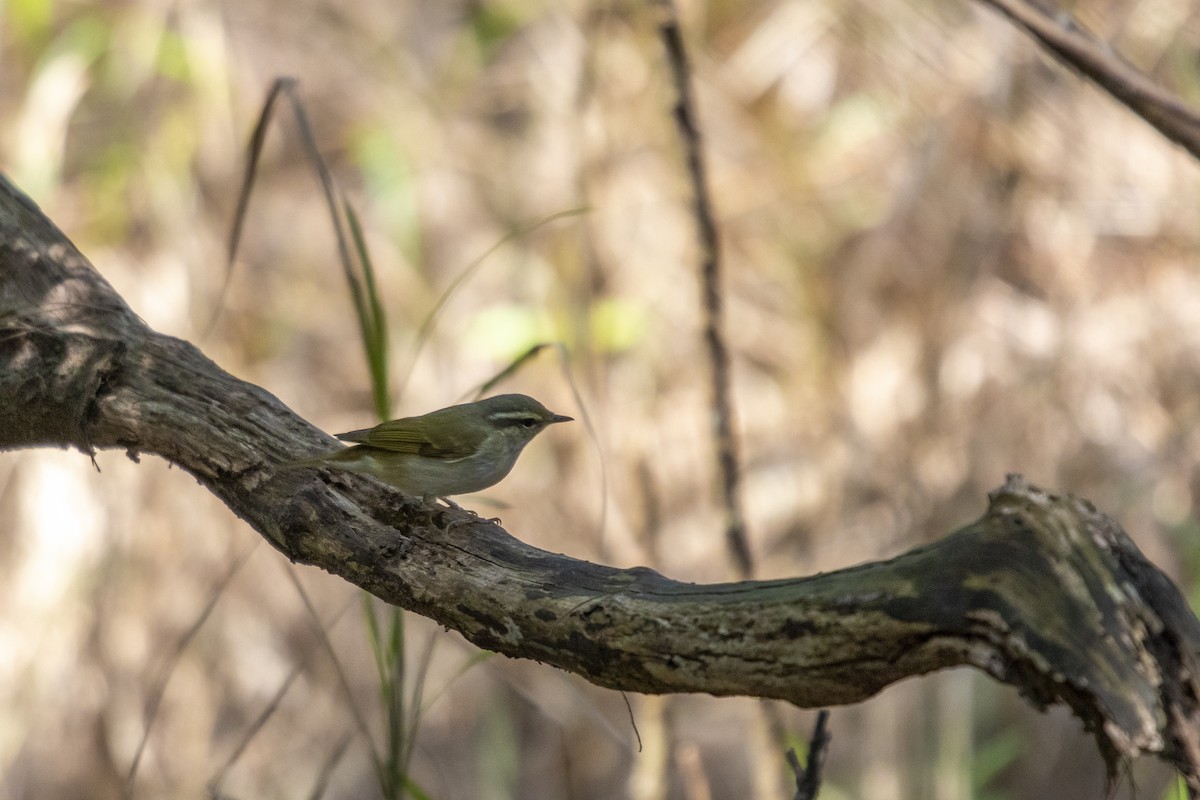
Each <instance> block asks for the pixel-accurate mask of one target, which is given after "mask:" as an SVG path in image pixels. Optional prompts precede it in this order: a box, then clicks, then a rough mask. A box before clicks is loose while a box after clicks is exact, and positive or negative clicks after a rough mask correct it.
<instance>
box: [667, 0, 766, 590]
mask: <svg viewBox="0 0 1200 800" xmlns="http://www.w3.org/2000/svg"><path fill="white" fill-rule="evenodd" d="M657 5H658V6H659V8H660V13H661V15H662V19H661V22H660V23H659V33H660V34H661V35H662V39H663V44H664V46H665V47H666V52H667V61H668V62H669V63H670V65H671V75H672V78H673V79H674V83H675V92H676V97H677V100H676V104H675V124H676V126H677V127H678V129H679V137H680V139H681V140H682V142H683V149H684V154H685V158H686V160H687V171H688V176H689V177H690V179H691V182H692V211H693V213H694V214H695V217H696V227H697V232H698V235H699V238H700V252H701V258H702V260H703V263H702V265H701V271H700V277H701V285H702V290H701V291H702V292H703V303H704V342H705V344H706V345H707V346H708V358H709V361H710V363H711V370H712V399H713V415H712V416H713V435H714V438H715V440H716V442H715V443H716V450H717V468H718V470H719V472H720V476H721V491H722V500H723V501H724V505H725V540H726V544H727V545H728V546H729V552H730V555H732V556H733V560H734V562H735V563H736V565H737V568H738V571H739V572H740V573H741V575H742V577H744V578H748V577H750V576H751V575H752V574H753V572H754V560H753V557H752V556H751V554H750V544H749V542H748V541H747V539H746V521H745V516H744V515H743V514H742V501H741V491H740V483H741V476H740V471H739V467H738V454H737V441H736V439H735V438H734V435H733V399H732V392H731V389H730V367H729V349H728V348H727V347H726V345H725V339H724V335H723V333H722V325H721V319H722V306H721V248H720V242H719V240H718V237H717V223H716V219H715V217H714V215H713V210H712V201H711V200H710V198H709V191H708V180H707V177H706V171H705V166H704V152H703V148H702V147H701V143H700V129H699V127H698V125H697V122H696V111H695V108H694V105H693V103H692V90H691V68H690V66H689V64H688V59H687V51H686V50H685V49H684V46H683V35H682V33H681V32H680V30H679V15H678V14H677V13H676V10H675V6H674V4H673V3H672V2H671V0H659V2H658V3H657Z"/></svg>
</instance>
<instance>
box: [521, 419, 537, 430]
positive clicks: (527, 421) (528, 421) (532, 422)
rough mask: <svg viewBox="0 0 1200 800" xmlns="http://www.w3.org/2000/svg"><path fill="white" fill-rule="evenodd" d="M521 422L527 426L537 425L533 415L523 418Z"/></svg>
mask: <svg viewBox="0 0 1200 800" xmlns="http://www.w3.org/2000/svg"><path fill="white" fill-rule="evenodd" d="M521 424H522V425H524V426H525V427H526V428H532V427H534V426H535V425H537V420H536V419H534V418H533V417H526V418H525V419H523V420H521Z"/></svg>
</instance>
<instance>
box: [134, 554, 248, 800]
mask: <svg viewBox="0 0 1200 800" xmlns="http://www.w3.org/2000/svg"><path fill="white" fill-rule="evenodd" d="M257 548H258V542H255V543H254V544H252V545H250V546H249V547H247V548H246V549H245V550H244V551H243V552H242V554H241V555H240V556H238V557H237V559H235V560H234V562H233V564H231V565H230V566H229V569H228V570H226V571H225V574H224V575H222V576H221V578H220V580H218V581H217V582H216V584H215V585H214V586H213V588H212V591H211V592H209V597H208V603H207V604H205V606H204V610H203V611H201V612H200V614H199V615H198V616H197V617H196V619H195V620H193V622H192V624H191V625H190V626H189V627H188V629H187V630H186V631H184V633H183V635H182V636H180V637H179V641H177V642H176V643H175V649H174V650H172V651H171V654H170V655H169V656H167V660H166V663H165V664H163V668H162V672H161V673H160V674H159V677H158V680H157V681H156V682H155V684H154V688H153V689H151V690H150V702H149V703H148V704H147V706H146V719H145V725H144V726H143V729H142V738H141V739H140V740H139V741H138V746H137V750H136V751H134V754H133V760H132V761H131V762H130V764H129V772H128V774H127V775H126V776H125V791H124V793H123V794H122V797H124V798H125V800H131V799H132V797H133V792H134V788H135V784H134V779H135V778H137V771H138V766H139V765H140V764H141V762H142V754H143V753H145V752H146V743H147V742H148V741H149V740H150V730H151V728H153V727H154V720H155V719H156V718H157V717H158V709H159V708H160V707H161V705H162V699H163V695H164V694H166V692H167V683H168V682H169V681H170V680H171V676H172V675H173V674H174V673H175V667H177V666H178V665H179V659H180V658H181V657H182V656H183V651H184V650H186V649H187V646H188V645H189V644H191V642H192V640H193V639H195V638H196V634H198V633H199V632H200V629H201V628H202V627H204V623H205V622H207V621H208V618H209V617H210V616H212V612H213V609H214V608H216V607H217V601H218V600H220V599H221V596H222V595H223V594H225V589H226V587H227V586H229V582H230V581H232V580H233V578H234V576H235V575H237V574H238V571H239V570H241V568H242V567H243V566H244V565H245V564H246V562H247V561H248V560H249V559H250V556H251V554H253V553H254V551H255V549H257Z"/></svg>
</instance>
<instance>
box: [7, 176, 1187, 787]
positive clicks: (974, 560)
mask: <svg viewBox="0 0 1200 800" xmlns="http://www.w3.org/2000/svg"><path fill="white" fill-rule="evenodd" d="M0 365H2V366H0V448H9V449H11V448H18V447H31V446H38V445H41V446H58V447H67V446H74V447H77V448H79V449H80V450H82V451H83V452H85V453H90V452H91V451H92V448H97V447H99V448H124V449H126V450H127V451H129V452H130V453H131V454H137V453H143V452H144V453H153V454H156V455H159V456H162V457H163V458H166V459H167V460H169V461H171V462H172V463H174V464H177V465H179V466H180V467H182V468H183V469H185V470H187V471H188V472H190V473H191V474H192V475H194V476H195V477H196V479H197V480H198V481H199V482H200V483H201V484H202V485H203V486H205V487H206V488H207V489H209V490H210V491H212V492H213V493H214V494H216V495H217V496H218V497H220V498H221V499H222V501H224V502H225V503H226V505H228V506H229V508H230V509H231V510H232V511H233V512H234V513H236V514H237V515H238V516H240V517H242V518H243V519H245V520H246V521H247V522H249V523H250V525H251V526H253V527H254V528H255V529H256V530H258V531H259V532H260V533H262V534H263V535H264V536H265V537H266V538H267V539H268V540H269V541H270V542H271V543H272V544H273V545H274V546H275V547H276V548H277V549H279V550H280V551H281V552H283V553H284V554H286V555H287V556H288V557H289V558H292V559H294V560H296V561H300V562H303V563H306V564H312V565H315V566H319V567H321V568H322V569H325V570H327V571H329V572H331V573H333V574H336V575H339V576H341V577H343V578H345V579H346V580H348V581H351V582H353V583H355V584H358V585H359V586H362V587H363V588H365V589H367V590H368V591H370V592H372V593H373V594H375V595H377V596H378V597H381V598H383V599H384V600H386V601H388V602H390V603H394V604H396V605H399V606H402V607H404V608H407V609H410V610H412V611H415V612H417V613H420V614H423V615H426V616H428V617H431V618H432V619H435V620H437V621H438V622H440V623H442V624H443V625H446V626H448V627H451V628H454V629H455V630H458V631H459V632H461V633H462V634H463V635H464V636H465V637H466V638H468V639H470V640H471V641H472V642H474V643H475V644H477V645H479V646H480V647H484V648H487V649H489V650H495V651H498V652H501V653H504V654H506V655H509V656H513V657H519V658H531V659H536V660H538V661H543V662H546V663H548V664H552V665H554V666H557V667H560V668H562V669H566V670H570V671H572V672H575V673H577V674H579V675H582V676H583V677H585V678H587V679H588V680H590V681H593V682H595V683H597V684H600V685H602V686H609V687H613V688H618V689H625V690H629V691H636V692H648V693H661V692H708V693H710V694H714V695H749V696H758V697H771V698H779V699H783V700H788V701H790V702H792V703H795V704H797V705H800V706H806V707H819V706H828V705H834V704H842V703H853V702H857V701H860V700H863V699H865V698H867V697H870V696H871V695H872V694H874V693H876V692H878V691H879V690H880V689H882V688H883V687H885V686H887V685H888V684H890V683H893V682H895V681H898V680H900V679H902V678H905V677H909V676H912V675H920V674H924V673H928V672H932V671H934V670H939V669H943V668H946V667H952V666H958V665H970V666H974V667H977V668H979V669H981V670H983V671H985V672H987V673H988V674H990V675H992V676H994V677H995V678H997V679H998V680H1001V681H1004V682H1006V683H1010V684H1012V685H1013V686H1016V687H1017V688H1018V689H1019V690H1020V691H1021V692H1022V694H1023V695H1024V696H1025V697H1026V698H1028V699H1029V700H1030V702H1032V703H1033V704H1035V705H1037V706H1045V705H1047V704H1050V703H1058V702H1061V703H1065V704H1066V705H1068V706H1069V707H1070V708H1071V710H1072V711H1073V712H1074V713H1075V714H1076V715H1077V716H1078V717H1079V718H1080V719H1082V720H1083V722H1084V724H1085V725H1086V726H1087V728H1088V729H1089V730H1090V731H1092V733H1093V734H1094V735H1095V737H1096V740H1097V742H1098V743H1099V746H1100V748H1101V750H1102V751H1103V753H1104V755H1105V757H1106V759H1107V760H1108V763H1109V765H1110V769H1113V768H1114V765H1115V764H1116V762H1117V760H1118V759H1120V758H1122V757H1132V756H1136V755H1140V754H1143V753H1148V754H1154V755H1157V756H1159V757H1160V758H1163V759H1165V760H1167V761H1169V762H1170V763H1172V764H1174V765H1175V766H1176V767H1178V768H1179V769H1180V770H1181V771H1183V773H1184V774H1185V776H1187V778H1188V781H1189V784H1190V785H1191V786H1192V787H1193V789H1196V788H1200V742H1198V735H1197V733H1196V731H1197V730H1198V729H1200V706H1198V703H1197V689H1198V686H1200V683H1198V681H1200V622H1198V621H1197V619H1196V617H1195V616H1194V615H1193V614H1192V612H1191V611H1190V609H1189V608H1188V607H1187V604H1186V603H1185V602H1184V600H1183V598H1182V597H1181V596H1180V594H1179V592H1178V590H1177V589H1176V588H1175V587H1174V586H1173V585H1172V584H1171V583H1170V581H1168V580H1167V579H1166V578H1165V577H1164V576H1163V575H1162V573H1161V572H1159V571H1158V570H1157V569H1156V568H1155V567H1154V566H1153V565H1151V564H1150V563H1149V562H1147V561H1146V560H1145V558H1144V557H1143V556H1142V554H1141V553H1140V552H1139V551H1138V550H1137V548H1136V547H1135V546H1134V545H1133V543H1132V542H1131V541H1130V540H1129V539H1128V537H1127V536H1126V535H1125V533H1124V532H1123V531H1122V530H1121V529H1120V528H1119V527H1118V526H1117V525H1116V524H1115V523H1114V522H1113V521H1112V520H1110V519H1108V518H1107V517H1105V516H1104V515H1103V514H1101V513H1099V512H1098V511H1096V510H1095V509H1094V508H1093V507H1092V506H1091V505H1090V504H1089V503H1087V502H1086V501H1082V500H1077V499H1075V498H1072V497H1070V496H1061V495H1055V494H1052V493H1048V492H1045V491H1043V490H1040V489H1037V488H1035V487H1032V486H1029V485H1027V484H1026V483H1025V482H1024V481H1022V480H1021V479H1019V478H1015V477H1014V478H1010V479H1009V481H1008V483H1007V484H1006V485H1005V486H1004V487H1002V488H1001V489H999V490H997V491H996V492H994V493H993V494H992V495H991V498H990V503H989V507H988V510H987V512H986V513H985V514H984V516H983V517H982V518H980V519H979V520H978V521H977V522H974V523H972V524H971V525H968V526H966V527H965V528H962V529H961V530H959V531H957V532H955V533H953V534H951V535H950V536H948V537H946V538H945V539H942V540H941V541H938V542H936V543H934V544H931V545H928V546H925V547H921V548H917V549H915V550H912V551H910V552H908V553H905V554H904V555H902V556H900V557H898V558H895V559H892V560H890V561H885V562H880V563H872V564H864V565H861V566H858V567H853V568H851V569H846V570H841V571H839V572H834V573H829V574H823V575H816V576H813V577H809V578H795V579H789V580H775V581H747V582H742V583H729V584H717V585H693V584H686V583H680V582H677V581H672V580H669V579H668V578H665V577H663V576H662V575H659V574H658V573H656V572H654V571H652V570H649V569H631V570H620V569H613V568H611V567H605V566H601V565H597V564H591V563H587V562H584V561H578V560H576V559H572V558H568V557H566V556H561V555H555V554H552V553H547V552H544V551H541V550H537V549H535V548H533V547H530V546H528V545H526V544H524V543H522V542H520V541H518V540H516V539H514V538H513V537H511V536H509V534H508V533H506V532H505V531H504V530H503V529H501V528H500V527H499V526H496V525H493V524H490V523H487V522H483V521H481V520H479V519H477V518H474V517H471V516H469V515H467V514H465V513H461V512H457V511H450V510H445V509H441V508H435V507H433V506H426V505H422V504H421V503H420V502H418V501H417V500H414V499H411V498H403V497H400V496H398V495H397V494H396V493H395V492H393V491H391V490H390V489H388V488H387V487H384V486H382V485H380V484H378V483H375V482H374V481H371V480H370V479H365V478H360V477H358V476H354V475H351V474H348V473H329V472H320V471H316V470H294V469H290V470H279V469H277V468H276V467H275V466H274V465H275V464H277V463H278V462H280V461H282V460H286V459H290V458H296V457H299V456H302V455H308V454H310V453H313V452H316V451H319V450H321V449H323V448H327V447H329V446H331V440H330V438H329V437H328V436H326V435H325V434H323V433H322V432H321V431H319V430H317V429H316V428H314V427H313V426H311V425H309V424H308V423H307V422H305V421H304V420H303V419H301V418H299V417H298V416H296V415H295V414H293V413H292V412H291V411H290V410H289V409H288V408H287V407H286V406H284V405H283V404H282V403H281V402H280V401H279V400H277V399H276V398H275V397H273V396H272V395H270V394H269V393H267V392H266V391H264V390H262V389H260V388H258V387H256V386H252V385H250V384H247V383H244V382H242V381H239V380H237V379H236V378H234V377H232V376H231V375H229V374H227V373H225V372H224V371H222V370H221V369H220V368H219V367H217V366H216V365H215V364H213V363H212V362H211V361H209V360H208V359H206V358H205V357H204V356H203V355H202V354H201V353H200V352H199V351H198V350H197V349H196V348H195V347H193V346H191V345H189V344H188V343H186V342H183V341H180V340H178V339H173V338H171V337H167V336H163V335H161V334H158V333H155V332H154V331H153V330H151V329H149V328H148V327H147V326H146V325H145V324H144V323H143V322H142V321H141V320H139V319H138V318H137V317H136V315H134V314H133V312H132V311H130V309H129V308H128V307H127V306H126V304H125V303H124V301H123V300H122V299H121V298H120V297H118V296H117V295H116V293H115V292H114V291H113V290H112V288H111V287H110V286H109V285H108V284H107V283H106V282H105V281H104V280H103V279H102V278H101V277H100V276H99V275H98V274H96V272H95V271H94V270H93V268H92V267H91V266H90V264H88V262H87V261H86V259H84V258H83V256H81V255H80V254H79V253H78V252H77V251H76V250H75V248H74V247H73V246H72V245H71V244H70V243H69V242H68V241H67V240H66V238H65V237H64V236H63V235H62V234H61V233H60V232H59V231H58V230H57V229H56V228H55V227H54V226H53V225H52V224H51V223H50V222H49V221H48V220H46V219H45V218H44V217H43V216H42V215H41V213H40V212H39V211H38V210H37V208H36V207H35V206H33V204H32V203H30V202H29V201H28V200H27V199H25V198H24V197H23V196H22V195H20V193H19V192H17V191H16V190H15V189H14V188H12V186H11V185H10V184H9V183H8V182H7V181H3V180H2V179H0Z"/></svg>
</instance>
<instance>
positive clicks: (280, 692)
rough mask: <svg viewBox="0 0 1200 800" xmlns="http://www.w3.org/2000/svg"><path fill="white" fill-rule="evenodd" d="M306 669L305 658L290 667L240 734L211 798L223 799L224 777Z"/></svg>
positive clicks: (328, 625) (212, 784) (331, 623)
mask: <svg viewBox="0 0 1200 800" xmlns="http://www.w3.org/2000/svg"><path fill="white" fill-rule="evenodd" d="M357 600H358V596H357V595H355V596H353V597H352V598H351V599H350V602H347V603H344V604H343V605H342V607H341V608H340V609H338V611H337V612H336V613H335V614H334V615H333V616H332V617H330V618H329V619H328V620H327V621H326V622H325V623H324V627H326V628H332V627H333V626H334V625H336V624H337V623H338V621H340V620H341V618H342V617H343V616H345V614H346V612H347V611H348V610H349V609H350V607H351V606H353V605H354V603H355V602H357ZM307 667H308V657H307V656H305V657H304V658H302V659H301V660H300V661H298V662H297V663H296V664H293V665H292V669H291V671H290V672H288V674H287V677H286V678H284V679H283V682H282V683H280V684H279V688H278V689H276V690H275V694H274V695H273V696H272V697H271V699H270V701H268V702H267V704H266V706H264V707H263V710H262V711H260V712H259V714H258V716H257V717H255V718H254V722H252V723H250V726H249V727H248V728H246V730H245V732H244V733H243V734H242V738H241V739H240V740H239V741H238V743H237V745H236V746H235V747H234V748H233V751H232V752H231V753H230V754H229V757H228V758H226V759H225V762H224V763H223V764H222V765H221V767H220V769H218V770H217V771H216V772H214V773H213V777H212V779H211V780H210V781H209V783H208V792H209V795H210V796H211V797H224V795H223V794H222V793H221V784H222V783H224V782H225V776H226V775H228V774H229V771H230V770H231V769H233V766H234V764H236V763H237V762H238V760H239V759H240V758H241V757H242V755H243V754H244V753H245V752H246V748H248V747H249V746H250V743H251V742H252V741H254V738H255V737H256V736H258V733H259V731H261V730H262V729H263V726H265V725H266V724H267V721H268V720H270V719H271V717H272V716H274V715H275V712H276V711H278V710H279V705H280V703H282V702H283V698H284V695H286V694H287V693H288V690H289V689H291V687H292V684H293V683H295V681H296V678H298V677H300V673H302V672H303V671H304V670H305V669H306V668H307Z"/></svg>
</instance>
